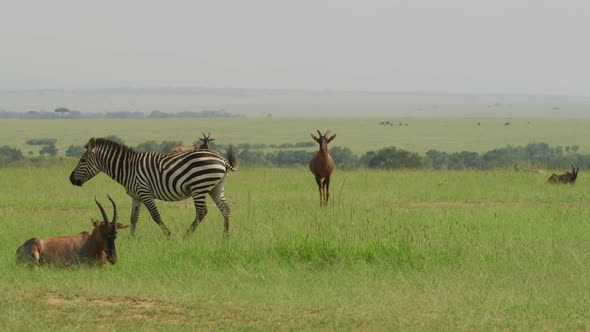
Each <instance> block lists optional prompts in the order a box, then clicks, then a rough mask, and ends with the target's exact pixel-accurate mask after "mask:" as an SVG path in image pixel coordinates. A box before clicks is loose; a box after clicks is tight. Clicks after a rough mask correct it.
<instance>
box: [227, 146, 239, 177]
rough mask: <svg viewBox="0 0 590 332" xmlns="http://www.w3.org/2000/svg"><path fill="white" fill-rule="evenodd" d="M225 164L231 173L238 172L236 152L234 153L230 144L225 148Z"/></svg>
mask: <svg viewBox="0 0 590 332" xmlns="http://www.w3.org/2000/svg"><path fill="white" fill-rule="evenodd" d="M227 162H228V166H229V167H228V169H229V170H231V171H237V170H238V157H237V156H236V152H235V151H234V146H233V145H232V144H230V145H229V147H228V148H227Z"/></svg>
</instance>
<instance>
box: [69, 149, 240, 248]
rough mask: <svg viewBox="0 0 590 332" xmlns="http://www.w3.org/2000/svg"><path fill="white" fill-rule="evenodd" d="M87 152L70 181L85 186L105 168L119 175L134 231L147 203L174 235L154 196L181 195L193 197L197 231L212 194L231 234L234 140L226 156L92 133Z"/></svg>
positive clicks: (176, 198) (170, 198)
mask: <svg viewBox="0 0 590 332" xmlns="http://www.w3.org/2000/svg"><path fill="white" fill-rule="evenodd" d="M84 147H85V148H86V152H84V154H83V155H82V156H81V157H80V161H79V162H78V165H76V168H74V170H73V171H72V174H71V175H70V182H71V183H72V184H73V185H75V186H82V185H83V184H84V183H85V182H86V181H88V180H90V179H92V178H93V177H94V176H95V175H97V174H98V173H100V172H103V173H105V174H106V175H108V176H109V177H111V178H112V179H113V180H115V181H117V182H118V183H120V184H121V185H123V187H125V189H126V190H127V194H128V195H129V196H131V198H132V208H131V234H133V235H134V234H135V228H136V226H137V220H138V218H139V210H140V206H141V203H143V204H144V205H145V206H146V207H147V209H148V211H149V212H150V215H151V216H152V219H154V221H155V222H156V223H157V224H158V225H159V226H160V228H161V229H162V232H164V234H165V235H166V236H168V237H170V236H171V233H170V231H169V230H168V227H166V225H165V224H164V222H163V221H162V218H161V217H160V213H159V212H158V209H157V207H156V204H155V202H154V199H158V200H163V201H180V200H184V199H186V198H188V197H192V198H193V201H194V206H195V209H196V217H195V220H194V221H193V223H192V224H191V226H190V228H189V229H188V230H187V232H186V236H188V235H190V234H192V233H194V232H195V230H196V228H197V226H198V225H199V223H200V222H201V221H202V220H203V219H204V218H205V215H206V214H207V204H206V202H205V196H206V194H209V196H211V198H212V199H213V201H214V202H215V204H216V205H217V207H218V208H219V210H220V211H221V213H222V214H223V218H224V235H225V236H226V237H227V236H229V219H230V208H229V205H228V203H227V201H226V199H225V196H224V190H223V187H224V184H225V179H226V177H227V174H228V172H229V171H234V170H237V167H238V164H237V158H236V156H235V154H234V151H233V149H232V147H231V145H230V147H229V149H228V158H227V160H226V159H224V158H223V157H222V156H220V155H219V154H218V153H217V152H213V151H208V150H193V151H187V152H182V153H178V154H167V153H149V152H148V153H137V152H135V151H133V150H132V149H131V148H129V147H127V146H126V145H124V144H121V143H117V142H113V141H111V140H108V139H104V138H97V139H95V138H91V139H90V140H89V141H88V143H87V144H86V145H85V146H84Z"/></svg>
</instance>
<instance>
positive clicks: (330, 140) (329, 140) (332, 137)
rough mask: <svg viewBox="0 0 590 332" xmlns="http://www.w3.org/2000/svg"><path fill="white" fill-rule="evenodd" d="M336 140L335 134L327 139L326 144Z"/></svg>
mask: <svg viewBox="0 0 590 332" xmlns="http://www.w3.org/2000/svg"><path fill="white" fill-rule="evenodd" d="M334 138H336V134H334V135H332V136H331V137H330V138H329V139H328V143H330V142H332V140H333V139H334Z"/></svg>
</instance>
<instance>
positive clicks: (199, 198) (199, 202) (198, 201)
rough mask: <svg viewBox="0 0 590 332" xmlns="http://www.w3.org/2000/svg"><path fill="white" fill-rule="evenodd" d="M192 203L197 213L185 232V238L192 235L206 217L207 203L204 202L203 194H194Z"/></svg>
mask: <svg viewBox="0 0 590 332" xmlns="http://www.w3.org/2000/svg"><path fill="white" fill-rule="evenodd" d="M193 201H194V203H195V210H196V211H197V215H196V216H195V220H194V221H193V223H192V224H191V226H190V227H189V229H188V230H187V231H186V234H185V238H186V237H188V236H189V235H191V234H193V233H194V232H195V230H196V229H197V226H199V224H200V223H201V221H203V219H205V216H206V215H207V202H205V194H204V193H194V194H193Z"/></svg>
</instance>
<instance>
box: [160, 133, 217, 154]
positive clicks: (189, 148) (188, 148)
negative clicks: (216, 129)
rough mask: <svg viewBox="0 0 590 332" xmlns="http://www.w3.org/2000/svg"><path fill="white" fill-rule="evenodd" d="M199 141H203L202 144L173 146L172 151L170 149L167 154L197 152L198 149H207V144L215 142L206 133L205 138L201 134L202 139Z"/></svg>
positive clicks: (209, 134)
mask: <svg viewBox="0 0 590 332" xmlns="http://www.w3.org/2000/svg"><path fill="white" fill-rule="evenodd" d="M199 140H201V141H203V143H200V144H193V145H191V146H182V145H179V146H175V147H173V148H172V149H170V152H168V153H180V152H186V151H192V150H198V149H209V142H213V141H214V140H215V138H213V137H211V133H208V135H207V136H205V133H203V137H202V138H199Z"/></svg>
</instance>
